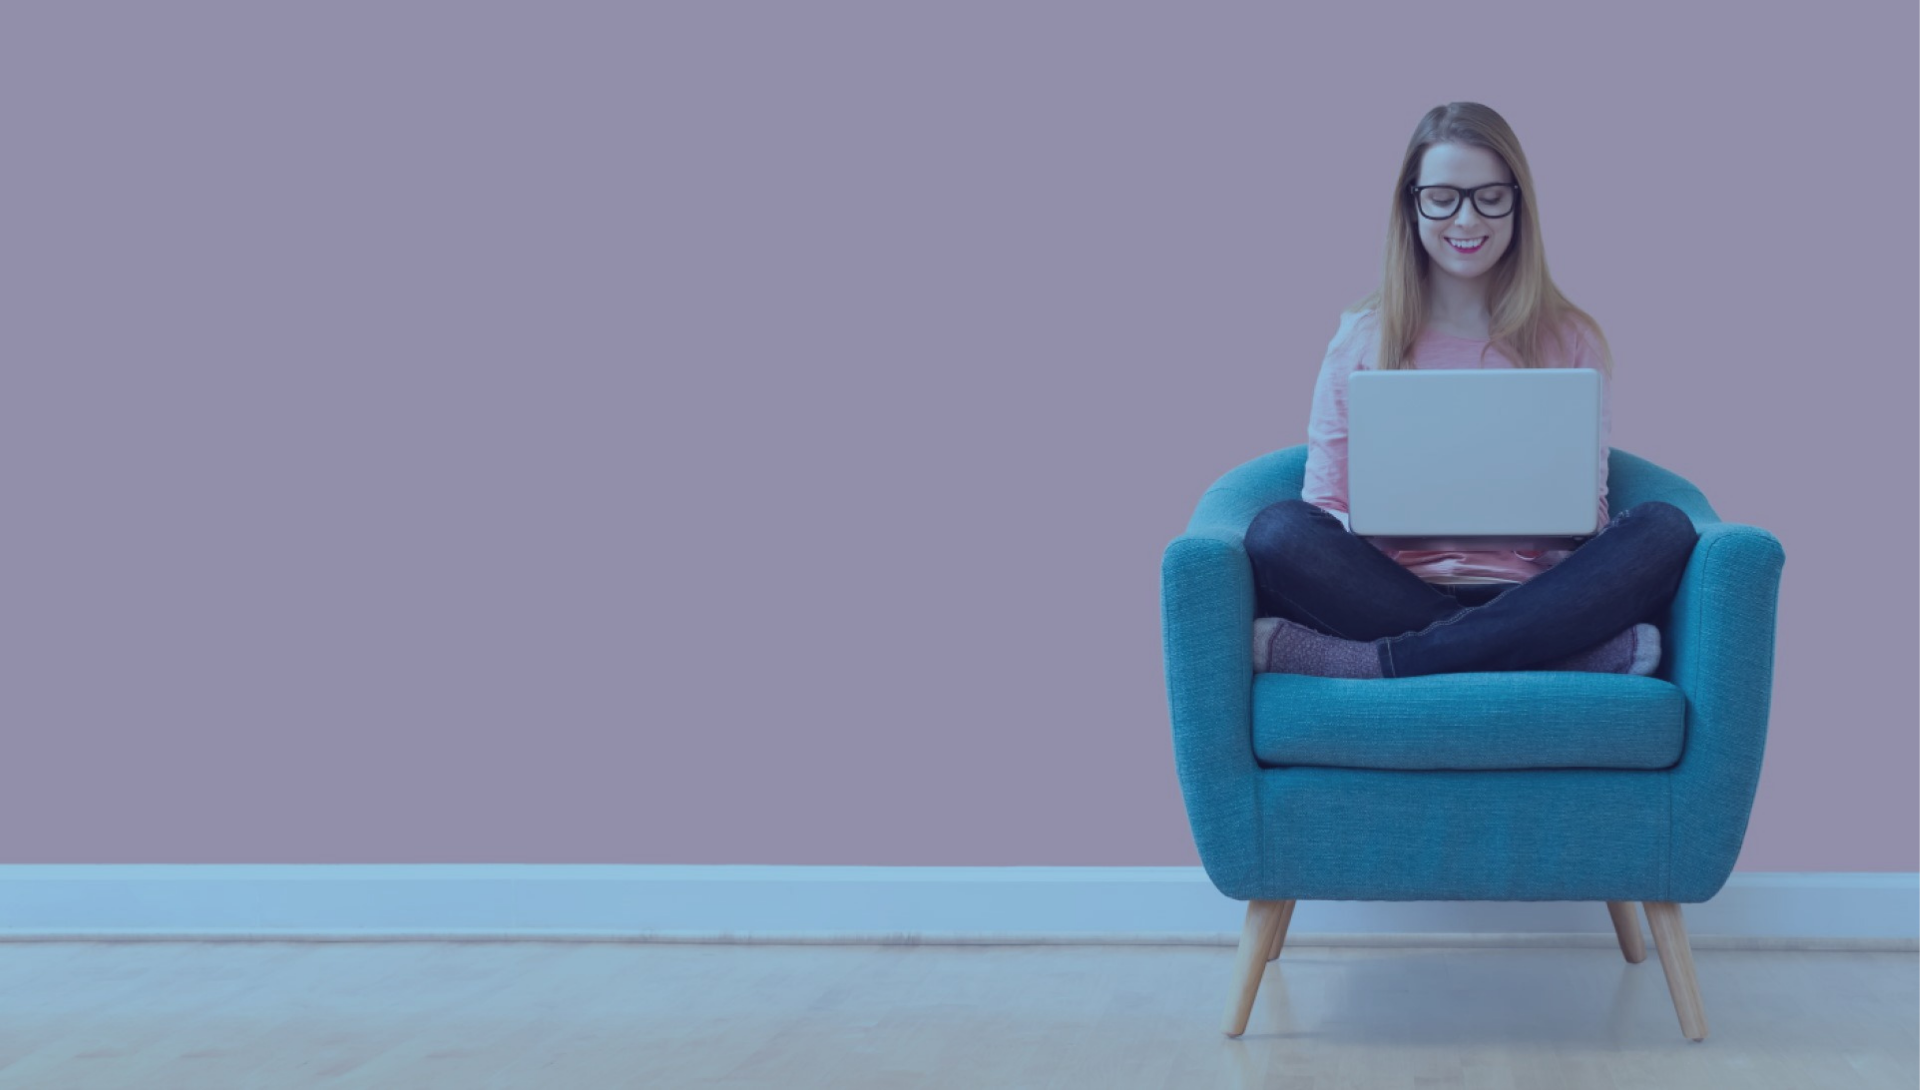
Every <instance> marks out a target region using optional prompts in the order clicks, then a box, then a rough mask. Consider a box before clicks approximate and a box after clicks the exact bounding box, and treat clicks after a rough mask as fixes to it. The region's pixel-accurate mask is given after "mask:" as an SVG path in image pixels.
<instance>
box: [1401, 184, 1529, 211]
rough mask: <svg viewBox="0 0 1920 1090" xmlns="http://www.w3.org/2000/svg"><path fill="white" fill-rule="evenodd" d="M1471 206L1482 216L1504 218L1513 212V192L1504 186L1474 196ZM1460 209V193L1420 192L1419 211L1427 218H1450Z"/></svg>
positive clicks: (1453, 191)
mask: <svg viewBox="0 0 1920 1090" xmlns="http://www.w3.org/2000/svg"><path fill="white" fill-rule="evenodd" d="M1473 206H1474V207H1475V208H1477V209H1479V210H1480V214H1481V215H1483V216H1504V215H1506V214H1507V213H1508V212H1510V211H1512V210H1513V190H1511V189H1508V188H1507V187H1505V186H1501V187H1499V188H1497V189H1483V190H1481V191H1480V192H1478V193H1476V194H1474V197H1473ZM1459 207H1460V191H1459V190H1457V189H1448V188H1446V187H1444V186H1443V187H1440V188H1437V189H1423V190H1421V191H1420V211H1422V212H1423V213H1425V214H1427V215H1429V216H1451V215H1453V213H1454V210H1455V209H1457V208H1459Z"/></svg>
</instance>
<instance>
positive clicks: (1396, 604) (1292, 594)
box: [1246, 499, 1700, 677]
mask: <svg viewBox="0 0 1920 1090" xmlns="http://www.w3.org/2000/svg"><path fill="white" fill-rule="evenodd" d="M1699 539H1700V535H1699V533H1698V532H1697V531H1696V530H1694V528H1693V520H1692V519H1691V518H1689V517H1687V513H1686V512H1685V511H1682V510H1680V509H1679V508H1678V507H1675V506H1674V505H1672V504H1670V503H1665V502H1662V501H1660V500H1648V501H1647V502H1645V503H1639V504H1635V505H1634V506H1632V507H1630V508H1628V509H1627V510H1625V511H1621V512H1618V513H1617V514H1614V515H1613V516H1612V518H1611V520H1610V521H1609V522H1608V523H1607V525H1606V526H1605V528H1603V529H1602V530H1601V531H1600V532H1599V533H1598V534H1595V535H1594V536H1592V537H1590V538H1588V539H1587V540H1586V541H1584V542H1582V543H1581V544H1580V546H1579V547H1578V548H1576V549H1575V550H1574V551H1573V553H1572V554H1571V555H1569V556H1568V557H1567V558H1566V559H1565V560H1562V561H1561V562H1560V563H1558V564H1556V565H1554V566H1553V567H1551V568H1548V569H1547V570H1546V571H1544V572H1541V573H1540V574H1539V575H1536V576H1534V577H1533V578H1531V579H1529V580H1527V581H1526V582H1524V583H1512V584H1464V585H1458V586H1447V585H1444V584H1438V583H1428V582H1426V581H1425V580H1423V579H1421V578H1420V577H1419V576H1417V575H1415V574H1413V573H1412V572H1410V571H1408V570H1407V569H1405V568H1403V567H1401V566H1400V565H1399V564H1398V563H1396V562H1395V561H1393V560H1391V559H1389V558H1388V557H1387V555H1386V554H1385V553H1383V552H1381V551H1380V550H1379V549H1378V548H1375V547H1374V546H1373V545H1372V544H1370V543H1369V542H1368V541H1367V540H1366V539H1365V538H1363V537H1360V536H1359V535H1357V534H1353V533H1349V532H1348V531H1347V528H1346V527H1344V526H1342V525H1340V520H1339V519H1336V518H1334V517H1333V516H1332V515H1330V514H1328V513H1327V512H1325V511H1323V510H1321V509H1320V508H1318V507H1315V506H1314V505H1313V504H1310V503H1308V502H1306V501H1305V500H1299V499H1292V500H1281V501H1280V502H1278V503H1275V504H1271V505H1269V506H1267V507H1266V508H1264V509H1262V510H1261V511H1260V513H1259V514H1258V515H1255V516H1254V519H1253V523H1252V524H1251V525H1250V526H1248V527H1247V537H1246V546H1247V557H1248V559H1250V560H1251V561H1252V562H1253V583H1254V589H1255V592H1256V594H1257V596H1258V601H1257V602H1256V604H1255V615H1256V616H1260V617H1285V618H1287V619H1288V620H1290V621H1296V622H1298V623H1300V624H1303V625H1306V626H1308V627H1310V628H1314V629H1317V630H1319V631H1321V632H1325V633H1327V634H1328V635H1332V636H1339V637H1341V638H1343V639H1349V640H1367V641H1372V642H1374V643H1376V644H1377V645H1378V646H1379V648H1380V670H1381V675H1382V676H1383V677H1421V676H1424V675H1427V674H1445V673H1455V672H1459V671H1467V670H1525V669H1530V668H1537V667H1539V666H1540V665H1542V664H1544V663H1551V662H1554V661H1555V660H1558V659H1562V658H1565V657H1567V656H1569V655H1572V654H1574V653H1576V652H1579V651H1584V650H1586V649H1588V648H1590V647H1593V646H1595V645H1597V644H1601V643H1605V642H1606V641H1607V640H1610V639H1612V638H1613V637H1614V636H1617V635H1619V634H1620V633H1621V632H1623V631H1625V630H1626V629H1628V628H1631V627H1633V626H1634V625H1636V624H1641V623H1643V622H1649V621H1652V620H1653V619H1654V618H1656V617H1658V616H1660V615H1661V613H1662V612H1663V611H1664V610H1665V609H1666V607H1667V606H1668V604H1669V603H1671V602H1672V601H1673V596H1674V594H1675V593H1676V592H1677V591H1678V590H1679V589H1680V577H1681V575H1683V574H1684V573H1685V572H1686V568H1687V558H1688V557H1689V556H1691V555H1692V554H1693V546H1694V543H1695V542H1696V541H1698V540H1699Z"/></svg>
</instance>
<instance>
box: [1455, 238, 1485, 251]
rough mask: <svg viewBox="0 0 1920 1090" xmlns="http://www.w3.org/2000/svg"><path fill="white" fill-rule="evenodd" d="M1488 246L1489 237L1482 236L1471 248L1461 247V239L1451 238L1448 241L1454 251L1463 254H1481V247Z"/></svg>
mask: <svg viewBox="0 0 1920 1090" xmlns="http://www.w3.org/2000/svg"><path fill="white" fill-rule="evenodd" d="M1486 244H1487V236H1482V237H1481V238H1480V240H1479V241H1477V242H1475V243H1474V244H1473V245H1471V246H1462V245H1460V240H1459V239H1455V238H1450V239H1448V240H1447V245H1449V246H1452V247H1453V248H1454V249H1456V250H1458V251H1460V252H1461V253H1463V254H1472V253H1478V252H1480V247H1482V246H1485V245H1486Z"/></svg>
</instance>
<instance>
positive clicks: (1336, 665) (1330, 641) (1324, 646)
mask: <svg viewBox="0 0 1920 1090" xmlns="http://www.w3.org/2000/svg"><path fill="white" fill-rule="evenodd" d="M1253 668H1254V671H1255V672H1257V673H1275V674H1310V675H1312V676H1314V677H1349V678H1377V677H1380V676H1381V673H1380V647H1379V645H1378V644H1375V643H1363V642H1361V641H1359V640H1343V639H1341V638H1340V637H1338V636H1329V635H1327V634H1326V633H1324V632H1317V631H1315V630H1313V629H1311V628H1308V627H1307V626H1306V625H1302V624H1295V623H1294V622H1292V621H1289V620H1287V619H1286V618H1285V617H1261V618H1258V619H1256V620H1255V621H1254V622H1253Z"/></svg>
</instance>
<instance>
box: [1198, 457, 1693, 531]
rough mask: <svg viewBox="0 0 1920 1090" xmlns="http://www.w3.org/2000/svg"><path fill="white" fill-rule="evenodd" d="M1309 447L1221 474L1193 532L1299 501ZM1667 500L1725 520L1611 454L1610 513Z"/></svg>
mask: <svg viewBox="0 0 1920 1090" xmlns="http://www.w3.org/2000/svg"><path fill="white" fill-rule="evenodd" d="M1306 473H1307V445H1306V444H1305V443H1301V444H1299V445H1297V446H1291V447H1285V448H1283V449H1281V450H1276V451H1273V452H1272V453H1270V454H1262V455H1261V456H1260V457H1258V458H1255V459H1253V460H1251V461H1248V462H1242V463H1241V464H1240V465H1237V466H1235V467H1233V468H1232V469H1230V470H1228V471H1227V472H1225V473H1223V474H1221V476H1220V479H1219V480H1217V481H1215V482H1214V483H1213V485H1212V487H1210V488H1208V489H1207V492H1206V494H1205V495H1204V496H1202V497H1201V498H1200V503H1199V504H1198V505H1197V506H1196V507H1195V508H1194V512H1193V518H1192V519H1191V520H1190V521H1189V522H1188V524H1187V531H1188V532H1189V533H1192V532H1194V531H1197V530H1203V529H1206V528H1213V529H1215V530H1232V531H1234V532H1236V533H1238V534H1239V535H1240V536H1242V537H1244V536H1245V535H1246V531H1247V527H1248V526H1249V525H1251V524H1252V523H1253V517H1254V516H1255V515H1257V514H1259V513H1260V511H1261V509H1262V508H1264V507H1266V506H1268V505H1269V504H1273V503H1278V502H1279V501H1281V500H1287V499H1299V498H1300V489H1301V488H1302V487H1303V486H1304V484H1305V482H1306ZM1648 500H1664V501H1665V502H1667V503H1670V504H1673V505H1674V506H1675V507H1678V508H1679V509H1681V510H1682V511H1685V512H1686V513H1687V514H1688V515H1689V516H1690V517H1692V519H1693V524H1694V526H1696V527H1699V526H1703V525H1706V524H1707V523H1712V522H1719V521H1720V516H1719V515H1718V514H1716V513H1715V512H1714V510H1713V506H1712V505H1711V504H1709V503H1708V502H1707V497H1706V496H1705V495H1703V494H1702V493H1701V492H1700V490H1699V489H1698V488H1695V487H1694V486H1693V482H1691V481H1689V480H1687V479H1686V478H1685V477H1682V476H1680V475H1679V474H1678V473H1675V472H1673V471H1672V470H1670V469H1666V468H1663V467H1662V466H1660V465H1658V464H1656V463H1654V462H1650V461H1648V460H1647V459H1645V458H1642V457H1640V456H1638V455H1635V454H1629V453H1628V452H1626V451H1624V450H1621V449H1620V448H1618V447H1614V448H1612V449H1610V450H1609V451H1608V452H1607V512H1608V514H1609V515H1611V514H1615V513H1618V512H1620V511H1625V510H1626V509H1627V508H1629V507H1632V506H1633V505H1634V504H1637V503H1645V502H1646V501H1648Z"/></svg>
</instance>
